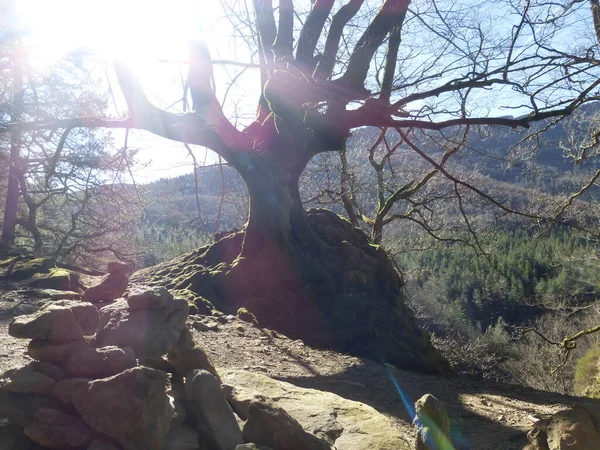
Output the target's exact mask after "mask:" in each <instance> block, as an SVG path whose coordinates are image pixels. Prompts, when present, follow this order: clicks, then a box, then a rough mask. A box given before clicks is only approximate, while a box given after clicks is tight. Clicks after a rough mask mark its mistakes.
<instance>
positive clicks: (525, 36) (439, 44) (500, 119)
mask: <svg viewBox="0 0 600 450" xmlns="http://www.w3.org/2000/svg"><path fill="white" fill-rule="evenodd" d="M374 3H376V4H374ZM582 3H583V2H581V1H578V0H572V1H560V2H554V1H553V2H549V1H541V0H527V1H521V0H519V1H516V0H514V1H513V0H506V1H503V2H497V1H487V0H479V1H471V0H463V1H454V0H453V1H443V0H435V1H414V2H412V5H411V1H410V0H383V1H381V2H371V1H365V0H348V1H345V2H336V1H334V0H313V1H311V2H310V5H309V4H308V2H307V1H303V2H300V1H297V2H296V4H294V2H293V1H292V0H280V1H279V2H277V4H274V2H273V1H272V0H254V1H253V2H252V6H253V12H252V13H251V14H250V13H248V14H249V15H248V16H244V14H246V13H247V11H248V10H247V9H246V6H247V5H246V2H244V1H222V2H221V5H223V6H224V7H226V8H227V11H228V14H229V15H230V17H232V18H235V19H232V20H234V21H235V20H239V24H240V26H241V24H244V26H246V27H249V28H250V29H251V31H250V32H249V34H248V35H247V37H248V42H249V43H251V45H255V49H254V50H255V51H256V53H257V54H258V56H259V61H258V64H257V66H258V68H259V70H260V92H261V94H260V96H259V98H258V106H257V111H256V118H255V120H254V121H253V122H252V123H251V124H250V125H248V126H247V127H245V128H243V129H239V128H237V127H236V126H234V124H233V123H232V122H231V121H230V120H229V119H228V117H227V115H226V114H225V113H224V110H223V105H221V104H220V102H219V101H218V99H217V97H216V96H215V93H214V89H213V86H212V80H211V78H212V63H211V60H210V56H209V52H208V49H207V48H206V46H205V44H204V43H202V42H194V43H192V44H191V45H190V62H189V72H188V79H187V87H188V88H189V91H190V93H191V97H192V100H193V111H192V112H188V113H184V114H175V113H172V112H169V111H166V110H163V109H160V108H158V107H157V106H156V105H155V104H153V103H152V102H151V101H150V100H149V98H148V97H147V95H146V93H145V92H144V89H143V88H142V84H141V83H140V80H139V79H138V78H137V77H136V76H134V74H133V73H132V72H131V71H130V70H129V68H128V67H127V65H126V64H125V63H123V62H116V63H115V65H114V67H115V70H116V74H117V78H118V81H119V84H120V87H121V90H122V92H123V95H124V97H125V100H126V102H127V105H128V108H129V116H128V118H126V119H124V120H109V119H103V118H97V117H79V118H73V119H64V120H54V121H38V122H33V123H27V124H19V125H16V124H12V125H9V126H5V127H4V130H6V131H8V130H10V129H14V128H16V127H18V128H20V129H32V128H39V127H112V128H133V129H141V130H146V131H149V132H151V133H154V134H156V135H159V136H162V137H165V138H168V139H172V140H176V141H181V142H184V143H186V144H195V145H201V146H205V147H208V148H209V149H211V150H213V151H214V152H216V153H217V154H218V155H219V156H221V157H222V158H224V159H225V160H226V161H227V162H228V163H229V164H230V165H231V166H232V167H234V168H235V169H236V170H237V171H238V172H239V173H240V175H241V176H242V178H243V179H244V181H245V183H246V185H247V187H248V191H249V196H250V211H249V218H248V222H247V224H246V227H245V229H244V232H243V234H241V235H235V236H232V237H230V238H229V239H226V240H223V241H221V242H220V243H218V244H217V245H216V246H215V247H213V248H212V249H203V250H202V252H198V253H197V254H195V255H193V256H188V257H186V258H184V259H183V260H182V262H181V264H171V266H170V270H167V269H166V268H162V269H161V270H158V271H154V272H152V274H153V276H154V278H153V280H150V281H155V282H158V281H157V280H158V278H160V277H161V276H162V277H163V278H164V277H167V276H168V277H170V279H169V280H167V281H164V280H162V282H164V283H166V284H168V285H170V286H173V287H190V288H192V289H195V290H196V291H197V292H200V293H202V294H204V295H205V296H207V297H210V300H212V301H215V302H217V301H219V302H222V303H223V304H226V305H229V307H235V306H238V305H242V304H248V305H250V307H251V309H253V310H254V312H255V313H257V315H258V316H259V320H262V321H263V323H265V324H266V325H269V326H273V327H279V328H280V329H283V330H284V331H286V332H288V333H290V334H293V335H296V336H303V337H305V338H307V339H309V340H310V341H311V342H314V343H325V344H326V345H333V346H335V347H338V348H342V349H346V350H348V349H350V350H353V351H356V352H358V353H363V354H371V355H373V354H379V356H381V357H382V358H383V359H386V360H388V361H391V362H403V363H407V364H408V363H409V362H410V361H409V359H410V358H412V357H414V359H415V361H416V362H414V364H413V365H415V366H419V367H421V368H427V369H429V370H440V369H439V364H440V363H439V358H438V357H437V356H435V353H434V352H432V351H431V350H430V348H429V347H428V344H427V339H426V338H424V337H422V336H421V335H420V334H419V333H418V332H417V331H415V329H414V326H413V324H412V319H411V316H410V313H409V312H408V311H407V310H406V308H405V307H404V306H403V305H402V303H401V301H400V300H399V296H400V290H399V285H400V280H399V279H398V278H397V276H396V274H395V272H394V271H393V269H392V268H391V266H390V265H389V264H387V263H382V262H381V261H382V258H383V257H384V256H382V254H381V252H380V249H378V248H375V247H370V246H369V245H368V243H365V242H366V239H365V242H363V241H362V240H361V239H362V238H360V237H357V236H356V235H355V234H353V233H356V230H354V231H351V230H352V227H349V228H348V227H346V225H345V224H343V223H340V222H338V221H336V220H335V219H333V218H331V217H329V216H327V215H326V214H324V213H322V214H321V215H316V216H315V215H313V217H312V218H311V217H310V216H309V215H308V214H307V213H306V212H305V211H304V209H303V207H302V202H301V198H300V194H299V189H298V182H299V178H300V175H301V174H302V172H303V170H304V169H305V167H306V165H307V164H308V162H309V161H310V160H311V159H312V158H313V157H314V156H315V155H318V154H320V153H324V152H335V151H339V150H340V149H341V148H343V146H344V142H345V140H346V138H347V137H348V136H349V135H350V133H351V130H353V129H356V128H359V127H364V126H375V127H382V128H383V127H390V128H395V129H397V130H400V132H401V133H400V136H402V139H404V140H405V141H406V142H407V143H410V139H411V131H412V130H414V129H428V130H443V129H446V128H451V127H458V126H470V127H475V126H477V125H497V126H507V127H529V126H530V124H531V123H533V122H539V121H542V120H548V119H551V118H557V120H558V119H559V118H560V117H562V116H566V115H569V114H570V113H571V112H572V111H574V110H575V109H576V108H577V107H579V106H580V105H582V104H583V103H586V102H589V101H592V100H596V99H597V98H598V86H599V85H600V77H598V67H599V65H598V60H597V59H596V56H595V54H596V46H597V43H596V42H594V41H593V40H592V39H587V40H586V38H581V39H578V40H577V41H576V42H575V44H573V43H572V41H573V39H574V37H573V34H572V33H574V31H572V30H571V29H570V28H569V27H568V26H570V24H572V23H574V21H573V19H574V18H578V19H582V20H581V21H580V23H588V22H590V23H591V14H590V8H589V5H584V4H582ZM592 4H594V2H592ZM582 6H585V8H582ZM569 39H570V41H569ZM238 63H239V62H238ZM255 65H256V64H255ZM503 107H504V109H505V110H508V111H513V110H514V111H515V112H516V114H518V117H513V116H505V114H506V113H505V112H504V113H502V108H503ZM409 145H410V144H409ZM415 151H416V150H415ZM422 156H423V157H424V158H425V159H426V160H427V161H428V162H429V163H430V164H431V166H432V170H433V169H435V170H436V173H437V172H439V173H441V174H443V175H445V174H446V173H445V169H444V161H436V160H435V159H433V158H430V157H428V156H427V155H426V154H424V155H422ZM453 182H454V183H456V184H457V185H458V187H459V188H460V187H462V185H461V183H460V180H453ZM496 206H498V205H496ZM500 206H501V205H500ZM342 231H343V233H342ZM344 233H346V234H345V235H344ZM341 235H344V236H345V237H340V236H341ZM348 236H350V237H348ZM225 242H226V243H225ZM219 261H224V262H225V263H226V264H225V265H221V266H218V268H217V269H214V266H216V265H217V263H218V262H219ZM359 261H360V262H359ZM196 263H201V264H203V265H212V266H213V269H212V270H211V271H209V272H206V271H203V270H202V269H199V268H197V267H199V266H194V264H196ZM361 264H362V265H361ZM178 271H179V272H178ZM192 272H193V274H191V273H192ZM198 274H201V275H202V276H200V275H198ZM146 275H147V277H146V279H147V280H148V277H149V276H150V275H149V274H146ZM384 278H385V279H390V278H391V279H393V280H392V281H389V280H388V281H383V279H384ZM215 279H217V282H215ZM215 283H216V284H215ZM375 284H377V286H373V285H375ZM207 286H210V287H207ZM357 298H360V300H357ZM342 316H343V319H341V318H340V317H342ZM317 317H322V320H317ZM363 322H364V323H367V325H363ZM352 328H356V329H355V330H349V329H352ZM400 329H402V330H400ZM320 330H321V331H320ZM411 333H412V334H413V335H414V336H413V337H410V335H411ZM315 336H318V337H315ZM418 353H421V354H423V355H428V356H422V357H418V356H415V355H416V354H418ZM436 365H437V366H438V368H435V367H436Z"/></svg>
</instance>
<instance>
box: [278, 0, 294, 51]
mask: <svg viewBox="0 0 600 450" xmlns="http://www.w3.org/2000/svg"><path fill="white" fill-rule="evenodd" d="M293 46H294V2H293V0H279V29H278V30H277V38H276V39H275V44H273V51H274V52H275V56H276V57H277V59H289V58H291V57H292V52H293Z"/></svg>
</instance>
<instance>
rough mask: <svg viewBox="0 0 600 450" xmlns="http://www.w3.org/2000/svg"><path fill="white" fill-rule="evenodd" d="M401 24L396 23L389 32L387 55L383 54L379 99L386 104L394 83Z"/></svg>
mask: <svg viewBox="0 0 600 450" xmlns="http://www.w3.org/2000/svg"><path fill="white" fill-rule="evenodd" d="M401 32H402V24H399V25H396V26H395V27H394V28H393V29H392V31H391V32H390V38H389V40H388V48H387V55H386V56H385V69H384V71H383V80H382V82H381V92H380V94H379V100H381V101H382V102H383V103H385V104H388V103H389V102H390V97H391V95H392V86H393V84H394V75H395V73H396V60H397V59H398V48H399V47H400V38H401V35H400V33H401Z"/></svg>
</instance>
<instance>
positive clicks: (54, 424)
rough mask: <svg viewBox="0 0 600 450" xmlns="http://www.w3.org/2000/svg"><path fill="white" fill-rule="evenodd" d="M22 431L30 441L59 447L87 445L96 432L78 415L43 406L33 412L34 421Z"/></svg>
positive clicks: (45, 445)
mask: <svg viewBox="0 0 600 450" xmlns="http://www.w3.org/2000/svg"><path fill="white" fill-rule="evenodd" d="M23 431H24V433H25V435H26V436H27V437H28V438H29V439H31V440H32V441H34V442H37V443H38V444H41V445H43V446H44V447H49V448H59V449H63V448H74V447H80V446H84V445H87V444H88V443H89V442H91V440H92V439H93V438H94V436H96V434H97V433H96V432H95V431H94V430H92V429H91V428H90V427H89V426H88V425H87V424H86V423H85V422H84V421H83V420H82V419H81V418H80V417H75V416H70V415H68V414H65V413H62V412H60V411H57V410H54V409H45V408H43V409H39V410H38V411H37V412H36V413H35V416H34V422H32V423H30V424H29V425H27V426H26V427H25V429H24V430H23Z"/></svg>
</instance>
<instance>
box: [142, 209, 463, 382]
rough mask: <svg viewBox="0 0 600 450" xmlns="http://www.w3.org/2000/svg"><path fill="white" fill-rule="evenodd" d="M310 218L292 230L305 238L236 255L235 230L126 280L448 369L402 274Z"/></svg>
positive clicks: (353, 236) (316, 216)
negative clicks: (421, 320)
mask: <svg viewBox="0 0 600 450" xmlns="http://www.w3.org/2000/svg"><path fill="white" fill-rule="evenodd" d="M309 222H310V226H308V227H306V228H305V230H308V231H306V232H304V231H303V232H302V233H300V234H301V235H302V237H304V236H311V235H312V238H309V239H308V240H307V241H306V242H305V241H304V240H303V239H299V240H297V241H296V240H293V239H291V240H289V242H288V246H287V247H280V246H273V247H269V246H268V245H267V246H266V247H265V249H263V250H261V251H260V252H256V254H254V255H252V256H251V257H250V255H247V256H248V257H246V258H237V256H238V255H240V252H241V250H242V242H243V239H244V235H243V233H237V234H231V235H228V236H225V237H223V238H222V239H221V240H219V241H218V242H216V243H215V244H213V245H212V246H209V247H204V248H201V249H198V250H196V251H194V252H191V253H188V254H185V255H182V256H180V257H178V258H176V259H172V260H169V261H166V262H164V263H161V264H159V265H157V266H154V267H152V268H147V269H143V270H141V271H139V272H137V273H135V274H133V276H132V280H133V281H135V282H138V283H146V284H152V285H157V286H161V285H162V286H165V287H167V288H168V289H171V290H181V289H188V290H191V291H193V292H194V293H195V294H196V295H198V296H202V297H203V298H206V299H207V300H209V301H210V302H211V303H212V304H214V305H215V307H216V308H217V309H218V310H220V311H223V312H225V313H229V314H235V313H236V311H238V309H239V308H241V307H245V308H247V309H248V310H249V311H252V313H253V314H254V315H255V316H256V319H257V320H258V322H259V323H260V325H261V326H262V327H265V328H269V329H273V330H276V331H278V332H280V333H282V334H284V335H286V336H288V337H290V338H292V339H302V340H303V341H304V342H305V343H306V344H307V345H310V346H313V347H320V348H330V349H334V350H337V351H339V352H342V353H350V354H353V355H356V356H364V357H368V358H370V359H375V360H377V361H380V362H384V363H389V364H393V365H395V366H397V367H399V368H402V369H409V370H420V371H425V372H429V373H436V374H445V375H452V374H453V371H452V369H451V367H450V365H449V363H448V362H447V361H446V360H445V359H444V358H443V357H442V356H441V354H440V353H439V351H438V350H436V349H435V348H434V347H433V345H432V344H431V342H430V339H429V335H428V334H427V332H426V331H424V330H422V329H421V328H420V327H419V325H418V323H417V320H416V318H415V316H414V314H413V312H412V311H411V310H410V309H409V308H408V306H407V305H406V303H405V301H404V300H405V299H404V294H403V280H402V279H401V277H400V276H399V274H398V273H397V271H396V269H395V267H394V263H393V261H392V260H391V259H390V257H389V256H388V255H387V253H386V252H385V251H384V250H383V248H381V247H380V246H376V245H373V244H372V243H371V242H370V241H369V238H368V237H367V236H366V235H365V233H364V232H362V231H361V230H360V229H358V228H355V227H353V226H352V224H351V223H350V222H349V221H347V220H344V219H343V218H341V217H339V216H338V215H336V214H334V213H332V212H331V211H326V210H316V211H314V210H313V211H309ZM313 234H314V235H313ZM296 246H297V247H296Z"/></svg>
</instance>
